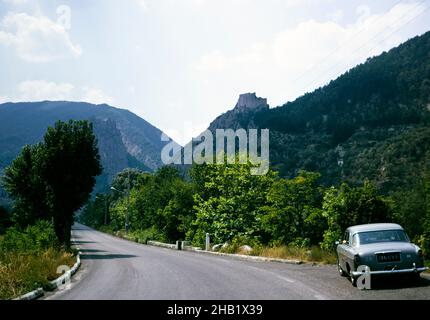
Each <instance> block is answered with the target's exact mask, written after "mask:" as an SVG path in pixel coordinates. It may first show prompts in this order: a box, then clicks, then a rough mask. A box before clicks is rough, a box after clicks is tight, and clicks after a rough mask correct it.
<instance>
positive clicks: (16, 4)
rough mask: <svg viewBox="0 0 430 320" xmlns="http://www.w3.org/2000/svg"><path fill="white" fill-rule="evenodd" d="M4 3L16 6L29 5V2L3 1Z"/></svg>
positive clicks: (17, 0)
mask: <svg viewBox="0 0 430 320" xmlns="http://www.w3.org/2000/svg"><path fill="white" fill-rule="evenodd" d="M3 2H5V3H7V4H11V5H14V6H19V5H23V4H26V3H28V0H3Z"/></svg>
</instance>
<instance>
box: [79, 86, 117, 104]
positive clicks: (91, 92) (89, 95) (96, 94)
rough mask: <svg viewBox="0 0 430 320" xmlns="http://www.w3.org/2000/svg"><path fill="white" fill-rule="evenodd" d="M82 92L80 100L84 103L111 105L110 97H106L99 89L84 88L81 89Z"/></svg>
mask: <svg viewBox="0 0 430 320" xmlns="http://www.w3.org/2000/svg"><path fill="white" fill-rule="evenodd" d="M83 92H84V95H83V98H82V100H83V101H85V102H89V103H94V104H103V103H106V104H112V103H113V99H112V97H110V96H108V95H106V94H105V93H104V92H103V91H101V90H100V89H97V88H90V87H85V88H83Z"/></svg>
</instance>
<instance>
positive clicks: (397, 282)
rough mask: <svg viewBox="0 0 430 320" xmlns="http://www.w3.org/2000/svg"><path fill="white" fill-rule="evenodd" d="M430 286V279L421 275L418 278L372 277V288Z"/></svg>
mask: <svg viewBox="0 0 430 320" xmlns="http://www.w3.org/2000/svg"><path fill="white" fill-rule="evenodd" d="M425 287H430V279H429V278H428V277H424V276H421V279H419V280H416V279H413V278H411V277H410V276H390V277H379V278H375V279H374V278H373V277H372V290H388V289H406V288H425Z"/></svg>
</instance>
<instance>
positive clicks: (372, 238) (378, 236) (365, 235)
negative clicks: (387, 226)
mask: <svg viewBox="0 0 430 320" xmlns="http://www.w3.org/2000/svg"><path fill="white" fill-rule="evenodd" d="M358 238H359V239H360V244H369V243H378V242H409V238H408V236H407V235H406V233H405V232H404V231H403V230H379V231H369V232H360V233H358Z"/></svg>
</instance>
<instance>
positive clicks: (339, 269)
mask: <svg viewBox="0 0 430 320" xmlns="http://www.w3.org/2000/svg"><path fill="white" fill-rule="evenodd" d="M337 271H338V272H339V274H340V276H341V277H346V276H347V275H348V274H347V273H346V272H345V271H344V270H343V269H342V266H341V265H340V261H339V259H338V260H337Z"/></svg>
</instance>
